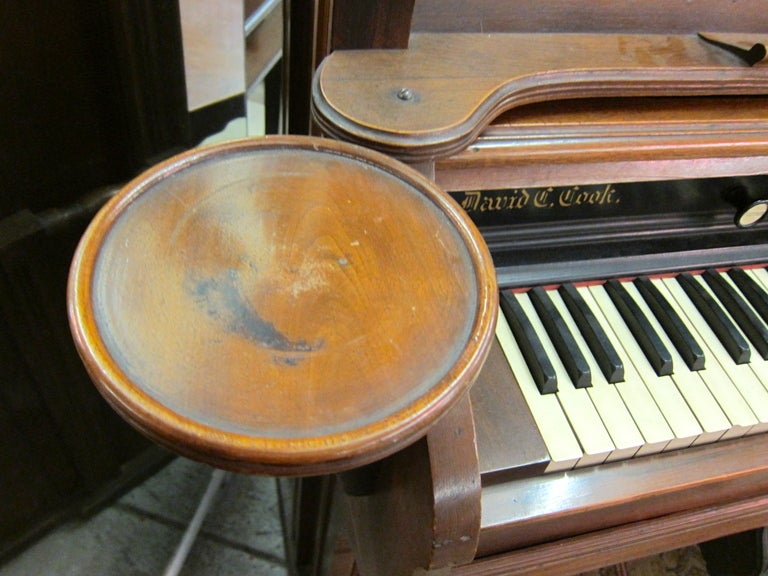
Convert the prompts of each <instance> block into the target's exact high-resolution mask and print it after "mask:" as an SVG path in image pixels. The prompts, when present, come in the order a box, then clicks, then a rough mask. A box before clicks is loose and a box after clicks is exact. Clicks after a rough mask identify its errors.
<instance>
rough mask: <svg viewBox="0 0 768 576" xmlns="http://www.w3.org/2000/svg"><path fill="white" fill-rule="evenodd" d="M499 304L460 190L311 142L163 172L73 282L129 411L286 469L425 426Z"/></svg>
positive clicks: (81, 327)
mask: <svg viewBox="0 0 768 576" xmlns="http://www.w3.org/2000/svg"><path fill="white" fill-rule="evenodd" d="M496 302H497V296H496V290H495V276H494V270H493V266H492V263H491V261H490V256H489V255H488V252H487V249H486V247H485V244H484V243H483V241H482V239H481V238H480V236H479V233H478V232H477V231H476V229H475V228H474V227H473V225H472V224H471V223H470V222H469V221H468V219H467V218H466V216H464V215H463V213H462V212H461V210H460V209H459V207H458V206H457V205H456V204H455V203H453V201H452V200H450V199H449V198H448V197H447V195H445V194H444V193H442V192H441V191H440V190H439V189H437V188H436V187H435V186H434V185H432V184H431V183H430V182H429V181H428V180H426V179H424V178H423V177H421V176H420V175H419V174H418V173H416V172H415V171H413V170H411V169H409V168H407V167H405V166H403V165H401V164H399V163H397V162H395V161H392V160H391V159H389V158H386V157H384V156H380V155H378V154H374V153H370V152H367V151H365V150H362V149H359V148H357V147H354V146H350V145H346V144H342V143H336V142H331V141H324V140H320V139H311V138H300V137H283V138H277V137H275V138H264V139H260V140H250V141H248V140H244V141H239V142H235V143H229V144H224V145H219V146H217V147H210V148H204V149H200V150H197V151H193V152H190V153H186V154H184V155H181V156H179V157H176V158H174V159H172V160H170V161H168V162H166V163H164V164H162V165H160V166H157V167H155V168H154V169H152V170H150V171H149V172H148V173H147V174H145V175H143V176H142V177H140V178H138V179H137V180H135V181H134V182H132V183H131V184H129V185H128V186H127V187H126V188H125V189H124V190H123V191H122V192H121V193H120V194H119V195H118V196H117V197H116V198H115V200H114V201H113V202H112V203H111V204H109V205H108V206H107V207H106V208H105V209H104V210H103V211H102V212H101V213H100V214H99V216H98V217H97V218H96V219H95V220H94V222H93V223H92V225H91V227H90V228H89V231H88V232H87V233H86V235H85V236H84V239H83V241H82V242H81V245H80V248H79V251H78V253H77V255H76V257H75V260H74V263H73V268H72V274H71V284H70V314H71V325H72V328H73V332H74V335H75V340H76V343H77V345H78V349H79V351H80V354H81V356H82V357H83V359H84V361H85V363H86V366H87V368H88V369H89V372H90V374H91V376H92V377H93V379H94V381H95V382H96V384H97V386H98V387H99V388H100V390H101V391H102V393H103V394H104V395H105V397H106V398H107V400H108V401H110V402H111V403H112V405H113V406H114V407H115V408H116V409H117V410H118V411H119V412H120V413H121V414H122V415H123V416H125V417H126V418H127V419H128V420H129V421H130V422H132V423H133V424H134V425H136V426H137V427H138V428H139V429H141V430H143V431H144V432H146V433H147V434H149V435H150V436H151V437H153V438H154V439H155V440H157V441H159V442H161V443H163V444H166V445H169V446H170V447H171V448H173V449H175V450H177V451H178V452H181V453H182V454H186V455H189V456H192V457H195V458H198V459H202V460H205V461H209V462H211V463H213V464H215V465H218V466H223V467H227V468H233V469H238V470H247V471H260V472H270V473H285V474H308V473H322V472H333V471H338V470H340V469H347V468H351V467H353V466H357V465H360V464H362V463H366V462H369V461H372V460H374V459H377V458H380V457H381V456H383V455H385V454H388V453H391V452H393V451H395V450H397V449H399V448H402V447H403V446H404V445H405V444H407V443H409V442H411V441H413V440H415V439H416V438H418V437H419V436H421V435H423V434H424V433H425V431H426V430H427V428H428V427H429V426H430V425H431V424H432V423H433V422H434V421H435V420H436V419H437V418H439V417H440V416H441V415H442V414H443V412H445V411H446V410H447V409H448V408H449V407H450V406H452V405H453V404H454V403H455V402H456V401H457V400H458V399H459V398H460V397H461V396H462V395H463V394H464V392H465V391H466V390H467V388H468V387H469V385H470V384H471V383H472V381H473V380H474V378H475V376H476V374H477V372H478V370H479V368H480V366H481V365H482V362H483V360H484V358H485V354H486V353H487V349H488V346H489V344H490V341H491V336H492V329H493V323H494V322H493V318H494V316H495V312H494V311H495V307H496Z"/></svg>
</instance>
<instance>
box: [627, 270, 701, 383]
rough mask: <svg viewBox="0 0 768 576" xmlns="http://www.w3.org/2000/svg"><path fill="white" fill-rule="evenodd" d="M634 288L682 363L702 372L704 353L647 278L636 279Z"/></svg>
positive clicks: (675, 312)
mask: <svg viewBox="0 0 768 576" xmlns="http://www.w3.org/2000/svg"><path fill="white" fill-rule="evenodd" d="M635 286H637V289H638V291H639V292H640V294H641V295H642V296H643V300H645V302H646V303H647V304H648V306H649V307H650V309H651V310H652V311H653V314H654V315H655V316H656V319H657V320H658V321H659V324H661V326H662V328H664V331H665V332H666V333H667V336H669V339H670V340H672V344H674V346H675V348H676V349H677V351H678V352H679V353H680V356H682V358H683V361H684V362H685V364H686V365H687V366H688V368H689V369H691V370H703V369H704V365H705V363H706V362H705V358H704V351H703V350H702V349H701V346H700V345H699V343H698V342H697V341H696V339H695V338H694V337H693V335H692V334H691V332H690V330H688V327H687V326H686V325H685V323H684V322H683V321H682V319H681V318H680V316H679V315H678V314H677V311H676V310H675V309H674V307H673V306H672V305H671V304H670V303H669V301H668V300H667V299H666V298H665V297H664V295H663V294H662V293H661V292H660V291H659V289H658V288H657V287H656V286H655V285H654V283H653V282H651V281H650V280H649V279H648V278H644V277H643V278H636V279H635Z"/></svg>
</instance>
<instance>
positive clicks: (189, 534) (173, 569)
mask: <svg viewBox="0 0 768 576" xmlns="http://www.w3.org/2000/svg"><path fill="white" fill-rule="evenodd" d="M226 476H227V472H225V471H224V470H219V469H214V471H213V474H211V480H210V482H209V483H208V487H207V488H206V489H205V493H204V494H203V497H202V498H201V499H200V503H199V504H198V505H197V510H195V514H194V516H192V520H191V521H190V523H189V525H188V526H187V530H186V531H185V532H184V536H183V537H182V539H181V542H179V546H178V547H177V548H176V552H175V553H174V555H173V558H172V559H171V561H170V562H169V563H168V567H167V568H166V569H165V572H164V573H163V576H177V575H178V574H179V572H180V571H181V569H182V567H183V566H184V562H185V561H186V559H187V556H188V555H189V551H190V550H191V549H192V545H193V544H194V543H195V539H196V538H197V534H198V532H199V531H200V527H201V526H202V524H203V520H205V517H206V515H207V514H208V510H209V509H210V507H211V504H212V503H213V500H214V498H215V496H216V494H217V493H218V491H219V488H220V487H221V484H222V482H223V481H224V479H225V478H226Z"/></svg>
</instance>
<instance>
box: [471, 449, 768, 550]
mask: <svg viewBox="0 0 768 576" xmlns="http://www.w3.org/2000/svg"><path fill="white" fill-rule="evenodd" d="M766 491H768V437H766V436H765V435H764V434H761V435H755V436H749V437H746V438H741V439H737V440H730V441H725V442H718V443H716V444H710V445H704V446H697V447H693V448H686V449H683V450H677V451H671V452H666V453H663V454H660V455H656V456H646V457H642V458H636V459H634V460H628V461H624V462H617V463H609V464H603V465H601V466H599V467H591V468H585V469H580V470H574V471H571V472H567V473H559V474H545V475H542V476H538V477H534V478H529V479H525V480H516V481H512V482H508V483H504V484H496V485H493V486H490V487H488V488H484V489H483V527H482V532H481V536H480V544H479V546H478V557H481V556H488V555H493V554H498V553H500V552H503V551H506V550H510V549H520V548H524V547H527V546H534V545H538V544H541V543H544V542H549V541H552V540H556V539H561V538H569V537H573V536H575V535H579V534H584V533H588V532H593V531H598V530H605V529H609V528H614V529H616V528H618V527H619V526H622V525H624V524H627V523H633V522H639V521H645V520H649V519H652V518H655V517H663V516H666V515H669V514H676V513H682V512H684V511H686V510H696V509H699V508H703V507H710V506H712V507H719V506H724V505H726V504H729V503H733V502H737V501H739V500H742V499H751V498H753V497H755V496H759V495H761V494H764V493H765V492H766ZM724 521H725V520H724ZM734 531H735V530H734Z"/></svg>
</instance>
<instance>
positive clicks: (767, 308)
mask: <svg viewBox="0 0 768 576" xmlns="http://www.w3.org/2000/svg"><path fill="white" fill-rule="evenodd" d="M728 276H730V277H731V280H733V283H734V284H736V286H738V287H739V290H741V292H742V294H744V296H745V297H746V298H747V300H749V303H750V304H752V307H753V308H754V309H755V310H756V311H757V313H758V314H760V317H761V318H762V319H763V320H765V322H766V323H768V292H766V291H765V290H763V287H762V286H761V285H760V284H758V283H757V282H755V279H754V278H752V277H751V276H750V275H749V274H747V273H746V272H745V271H744V270H742V269H741V268H731V269H730V270H728Z"/></svg>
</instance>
